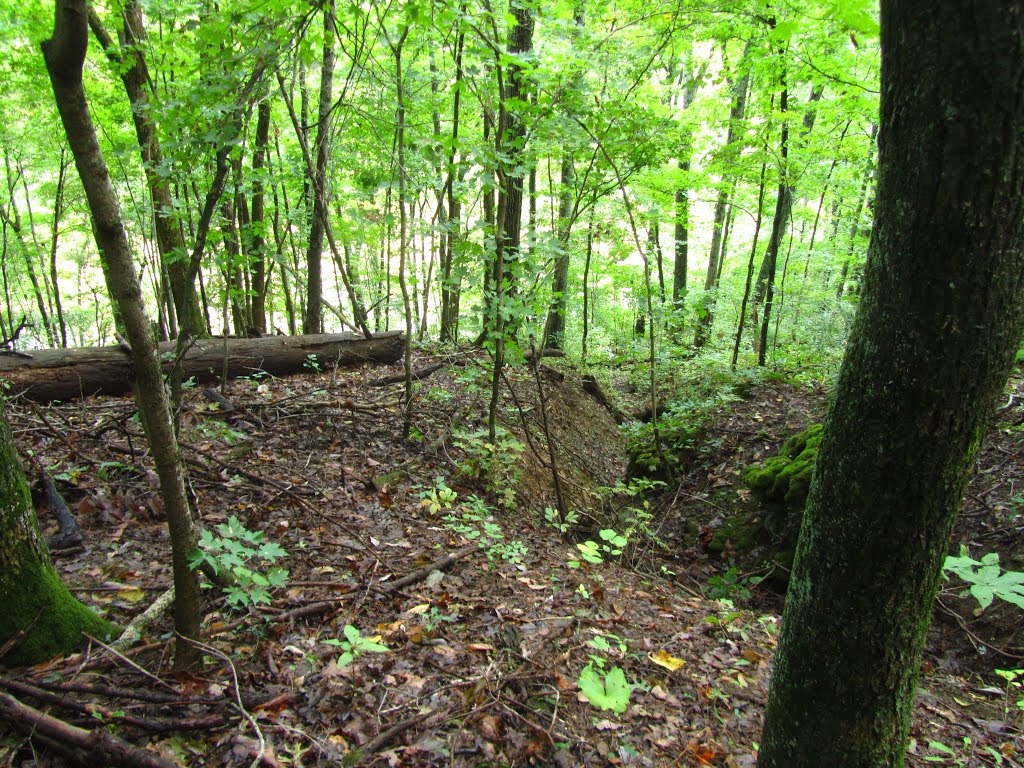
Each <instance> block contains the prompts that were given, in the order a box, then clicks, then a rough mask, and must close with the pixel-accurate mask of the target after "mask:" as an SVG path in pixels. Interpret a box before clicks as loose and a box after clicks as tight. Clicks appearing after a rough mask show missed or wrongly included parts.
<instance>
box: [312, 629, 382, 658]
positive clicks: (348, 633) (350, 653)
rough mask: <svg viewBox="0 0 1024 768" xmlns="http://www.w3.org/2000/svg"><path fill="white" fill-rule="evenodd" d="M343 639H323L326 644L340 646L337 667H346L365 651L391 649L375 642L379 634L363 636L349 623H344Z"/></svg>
mask: <svg viewBox="0 0 1024 768" xmlns="http://www.w3.org/2000/svg"><path fill="white" fill-rule="evenodd" d="M342 633H343V634H344V635H345V639H344V640H340V639H338V638H333V637H332V638H331V639H330V640H324V643H326V644H327V645H333V646H336V647H338V648H341V656H339V657H338V667H346V666H348V665H349V664H351V663H352V662H353V661H355V660H356V659H358V658H360V657H361V656H363V655H364V654H367V653H390V652H391V649H390V648H388V647H387V646H386V645H383V644H382V643H379V642H377V641H378V640H380V635H378V636H376V637H363V636H362V633H360V631H359V630H358V629H357V628H356V627H353V626H352V625H351V624H346V625H345V628H344V629H343V630H342Z"/></svg>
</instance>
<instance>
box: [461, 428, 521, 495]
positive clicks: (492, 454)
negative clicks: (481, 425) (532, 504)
mask: <svg viewBox="0 0 1024 768" xmlns="http://www.w3.org/2000/svg"><path fill="white" fill-rule="evenodd" d="M488 437H489V436H488V433H487V430H486V429H478V430H475V431H473V432H462V431H457V432H454V433H453V434H452V441H453V442H454V443H455V445H456V446H458V447H459V448H460V449H461V450H462V452H463V453H464V454H465V460H464V461H463V462H462V463H461V464H460V467H459V471H460V472H462V473H463V474H465V475H468V476H471V477H479V478H483V479H484V480H485V483H486V486H485V487H486V488H487V491H488V492H489V493H493V494H494V495H495V496H497V497H498V498H500V499H501V502H502V504H503V505H504V506H505V507H508V508H511V507H512V506H513V505H514V504H515V498H516V492H515V486H516V483H517V482H518V481H519V474H520V472H519V455H520V454H521V453H522V452H523V449H524V448H525V446H524V445H523V444H522V442H520V441H519V440H517V439H516V438H515V437H513V436H512V435H511V434H510V433H509V432H508V430H506V429H501V428H499V429H498V431H497V436H496V438H495V440H494V442H491V441H490V440H489V439H488Z"/></svg>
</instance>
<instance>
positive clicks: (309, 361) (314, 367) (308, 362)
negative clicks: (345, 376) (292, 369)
mask: <svg viewBox="0 0 1024 768" xmlns="http://www.w3.org/2000/svg"><path fill="white" fill-rule="evenodd" d="M302 367H303V368H305V369H306V370H307V371H311V372H312V373H320V360H319V359H318V358H317V356H316V355H314V354H312V353H310V354H308V355H306V359H305V361H304V362H303V363H302Z"/></svg>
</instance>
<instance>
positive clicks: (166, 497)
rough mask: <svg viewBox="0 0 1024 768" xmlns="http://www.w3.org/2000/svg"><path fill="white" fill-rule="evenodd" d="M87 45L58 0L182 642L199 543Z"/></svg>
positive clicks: (75, 147)
mask: <svg viewBox="0 0 1024 768" xmlns="http://www.w3.org/2000/svg"><path fill="white" fill-rule="evenodd" d="M88 40H89V28H88V22H87V11H86V3H85V0H57V3H56V10H55V19H54V27H53V36H52V37H51V38H50V39H49V40H46V41H44V42H43V44H42V48H43V57H44V59H45V61H46V69H47V72H48V73H49V75H50V83H51V85H52V86H53V92H54V97H55V98H56V102H57V109H58V112H59V113H60V117H61V122H62V124H63V126H64V131H65V134H66V135H67V139H68V144H69V145H70V147H71V153H72V155H73V156H74V158H75V166H76V168H77V169H78V175H79V178H80V179H81V182H82V187H83V189H84V190H85V194H86V198H87V200H88V203H89V210H90V213H91V219H92V228H93V236H94V238H95V240H96V245H97V247H98V248H99V251H100V253H101V255H102V257H103V262H104V265H105V270H104V276H105V277H106V280H107V289H108V290H109V292H110V295H111V297H112V298H113V299H114V302H115V304H116V305H117V308H118V310H119V313H120V315H121V317H122V319H123V322H124V326H125V332H126V334H127V336H128V339H129V342H130V344H131V346H132V350H133V352H132V357H133V360H134V363H135V381H136V386H137V388H136V399H137V401H138V403H139V412H140V414H141V416H142V423H143V427H144V429H145V432H146V438H147V441H148V443H149V446H150V449H151V450H152V452H153V458H154V463H155V464H156V471H157V476H158V477H159V479H160V494H161V497H162V499H163V502H164V509H165V510H166V512H167V524H168V528H169V530H170V536H171V549H172V553H171V560H172V565H173V572H174V589H175V611H174V626H175V631H176V632H177V633H178V634H179V635H180V636H182V637H185V638H193V637H197V636H198V634H199V618H200V616H199V613H200V610H199V609H200V602H199V583H198V581H197V579H196V575H195V573H193V572H192V570H191V569H190V568H189V567H188V560H187V556H188V552H189V551H191V550H192V549H193V548H194V547H195V546H196V541H197V534H196V530H195V526H194V525H193V523H192V516H191V512H190V510H189V507H188V500H187V498H186V496H185V483H184V471H183V469H182V464H181V456H180V454H179V452H178V444H177V440H176V439H175V435H174V427H173V424H172V421H171V412H170V408H169V404H168V400H167V393H166V391H165V389H164V382H163V378H162V375H161V372H160V365H159V362H158V360H157V357H156V344H155V343H154V341H153V339H152V336H151V332H150V323H149V319H148V317H147V316H146V311H145V305H144V303H143V299H142V291H141V289H140V287H139V280H138V277H137V276H136V274H135V266H134V261H133V259H132V252H131V248H130V246H129V244H128V237H127V234H126V232H125V229H124V225H123V223H122V220H121V211H120V207H119V205H118V202H117V197H116V195H115V193H114V187H113V184H112V183H111V181H110V176H109V174H108V172H107V166H106V162H105V161H104V159H103V154H102V152H101V151H100V146H99V141H98V139H97V136H96V128H95V126H94V125H93V122H92V117H91V116H90V114H89V108H88V105H87V103H86V98H85V90H84V88H83V85H82V70H83V66H84V64H85V53H86V46H87V44H88ZM197 659H198V654H197V652H196V649H195V648H194V647H193V646H192V644H191V643H188V642H179V643H178V644H177V651H176V656H175V663H176V665H177V666H179V667H188V666H191V665H192V664H193V663H195V661H196V660H197Z"/></svg>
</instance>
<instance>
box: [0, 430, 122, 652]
mask: <svg viewBox="0 0 1024 768" xmlns="http://www.w3.org/2000/svg"><path fill="white" fill-rule="evenodd" d="M0 605H3V610H2V611H0V645H2V644H4V643H6V642H7V641H8V640H10V639H11V638H12V637H14V636H15V635H16V634H17V633H18V632H25V636H24V638H23V639H22V640H21V641H20V642H19V643H17V644H16V645H15V646H14V648H13V649H12V650H11V651H10V653H8V654H7V655H6V656H4V658H3V663H4V664H12V665H20V664H36V663H38V662H40V661H45V660H46V659H49V658H51V657H53V656H56V655H58V654H62V653H70V652H73V651H76V650H78V649H79V648H81V647H82V646H83V645H84V638H83V637H82V632H87V633H89V634H90V635H93V636H95V637H107V636H108V635H111V634H113V633H114V630H115V628H114V627H113V625H111V624H109V623H108V622H106V621H105V620H103V619H101V618H100V617H99V616H97V615H96V614H95V613H93V612H92V611H91V610H89V608H87V607H86V606H84V605H82V604H81V603H80V602H78V600H76V599H75V598H74V596H72V594H71V593H70V592H69V591H68V590H67V589H66V588H65V587H64V584H63V583H62V582H61V580H60V576H58V575H57V572H56V571H55V570H54V568H53V565H52V564H51V562H50V553H49V551H48V550H47V548H46V544H45V543H44V542H43V538H42V536H41V535H40V533H39V524H38V522H37V521H36V516H35V512H34V511H33V509H32V496H31V494H30V493H29V490H28V484H27V483H26V482H25V473H24V472H23V471H22V468H21V463H20V462H19V461H18V454H17V452H16V451H15V450H14V442H13V440H12V438H11V430H10V427H8V426H7V418H6V416H4V415H3V414H2V413H0Z"/></svg>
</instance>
